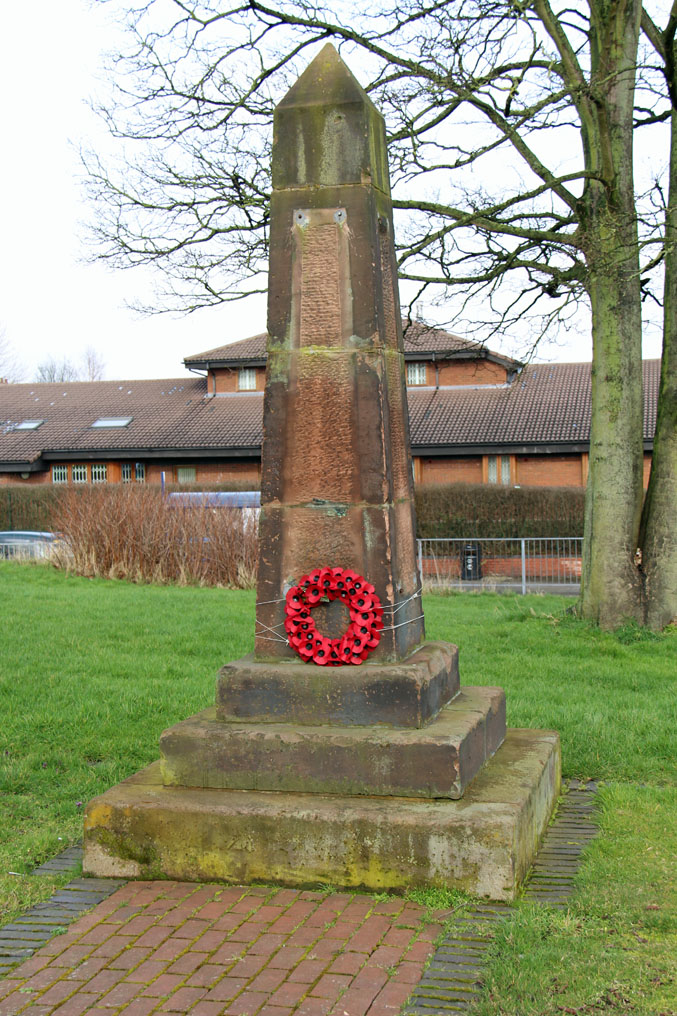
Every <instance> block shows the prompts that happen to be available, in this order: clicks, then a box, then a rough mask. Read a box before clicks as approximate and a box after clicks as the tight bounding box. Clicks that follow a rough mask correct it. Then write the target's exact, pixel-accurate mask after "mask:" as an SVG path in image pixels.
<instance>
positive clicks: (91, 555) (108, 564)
mask: <svg viewBox="0 0 677 1016" xmlns="http://www.w3.org/2000/svg"><path fill="white" fill-rule="evenodd" d="M55 528H56V529H57V530H58V531H59V532H60V533H61V534H63V536H64V539H65V542H66V544H67V550H66V551H64V552H62V553H61V554H60V555H59V561H58V563H59V566H60V567H64V568H67V569H68V570H71V571H74V572H75V573H76V574H78V575H85V576H87V577H92V576H99V577H103V578H120V579H127V580H129V581H131V582H154V583H159V584H167V583H175V584H178V585H205V586H229V587H231V588H251V587H252V586H253V585H254V584H255V581H256V560H257V550H258V539H257V526H256V523H255V522H253V521H251V520H248V519H247V516H246V515H245V513H244V512H242V511H241V510H240V509H238V508H207V507H205V508H202V507H186V506H176V507H175V506H174V505H171V504H170V503H168V502H167V501H165V500H164V499H163V498H162V495H161V493H160V491H159V490H157V489H155V488H153V487H150V486H149V487H142V486H129V487H128V486H119V487H104V486H100V487H96V486H95V487H83V488H74V487H69V488H67V489H64V490H63V496H62V497H61V499H60V503H59V506H58V509H57V511H56V515H55Z"/></svg>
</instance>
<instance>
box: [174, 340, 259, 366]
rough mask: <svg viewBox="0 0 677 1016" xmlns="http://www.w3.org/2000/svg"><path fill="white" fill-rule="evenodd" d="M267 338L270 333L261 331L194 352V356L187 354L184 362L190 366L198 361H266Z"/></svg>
mask: <svg viewBox="0 0 677 1016" xmlns="http://www.w3.org/2000/svg"><path fill="white" fill-rule="evenodd" d="M267 339H268V333H267V332H261V334H260V335H251V336H250V337H249V338H248V339H241V340H240V341H239V342H231V343H230V344H229V345H227V346H216V347H215V348H214V349H207V350H206V351H205V352H204V353H194V354H193V355H192V356H187V357H186V358H185V360H184V361H183V362H184V363H185V364H186V365H187V366H189V367H190V366H193V365H194V364H196V363H204V362H206V361H209V362H210V363H214V362H217V361H220V360H222V361H224V362H225V361H231V360H232V361H235V360H259V361H260V362H261V363H265V362H266V341H267Z"/></svg>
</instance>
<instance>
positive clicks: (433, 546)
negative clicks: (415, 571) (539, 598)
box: [416, 536, 583, 595]
mask: <svg viewBox="0 0 677 1016" xmlns="http://www.w3.org/2000/svg"><path fill="white" fill-rule="evenodd" d="M416 542H417V547H418V565H419V571H420V574H421V581H422V582H423V585H424V587H425V586H427V587H431V588H435V587H443V588H445V589H450V588H451V589H458V590H465V591H466V592H471V591H477V590H487V591H492V592H519V593H522V594H523V595H524V594H526V593H528V592H531V593H536V592H540V593H545V592H555V593H565V594H571V595H575V594H577V593H578V591H579V589H580V583H581V554H582V550H583V539H582V537H580V536H571V537H523V538H517V539H499V538H490V539H486V540H483V539H475V538H470V539H467V540H461V539H444V538H436V539H420V540H417V541H416Z"/></svg>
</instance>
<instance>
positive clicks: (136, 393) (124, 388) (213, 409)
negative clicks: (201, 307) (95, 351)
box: [0, 377, 263, 463]
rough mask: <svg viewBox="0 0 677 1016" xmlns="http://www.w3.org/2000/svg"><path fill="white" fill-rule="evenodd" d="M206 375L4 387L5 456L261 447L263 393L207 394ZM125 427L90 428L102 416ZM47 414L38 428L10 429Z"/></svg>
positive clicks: (0, 430)
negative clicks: (122, 421) (121, 420)
mask: <svg viewBox="0 0 677 1016" xmlns="http://www.w3.org/2000/svg"><path fill="white" fill-rule="evenodd" d="M206 394H207V383H206V379H205V378H202V377H186V378H170V379H168V380H160V381H78V382H63V383H47V384H11V385H2V387H1V388H0V463H2V462H5V463H11V462H26V463H30V462H34V461H36V460H37V459H39V458H40V456H41V455H42V454H43V451H44V452H45V453H48V454H49V455H50V457H51V458H53V457H54V453H55V452H63V453H64V457H67V456H66V455H65V453H68V452H76V453H77V452H92V453H96V452H100V453H101V454H102V455H103V454H104V453H105V452H107V451H113V452H122V453H123V455H124V453H125V452H128V453H129V454H130V455H131V454H132V453H136V452H139V453H142V452H143V451H148V452H150V453H153V452H154V453H156V454H157V453H158V452H159V451H161V450H162V449H165V448H166V449H178V450H181V449H186V450H195V449H215V448H218V449H219V450H220V449H223V450H224V451H228V450H236V449H242V448H257V447H258V446H259V445H260V444H261V407H262V404H263V399H262V398H261V395H260V394H259V395H256V394H251V395H240V394H237V395H233V396H230V397H217V398H206ZM105 416H112V417H127V416H131V417H132V421H131V423H130V424H129V425H128V426H127V427H116V428H102V429H94V430H93V429H92V424H93V423H94V421H95V420H96V419H97V418H99V417H105ZM25 419H42V420H44V421H45V422H44V423H43V424H42V425H41V426H40V427H38V429H37V430H12V425H14V424H16V423H20V422H21V421H22V420H25Z"/></svg>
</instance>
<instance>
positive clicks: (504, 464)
mask: <svg viewBox="0 0 677 1016" xmlns="http://www.w3.org/2000/svg"><path fill="white" fill-rule="evenodd" d="M487 479H488V481H489V483H500V484H502V485H503V486H504V487H507V486H509V484H510V456H509V455H489V462H488V471H487Z"/></svg>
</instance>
